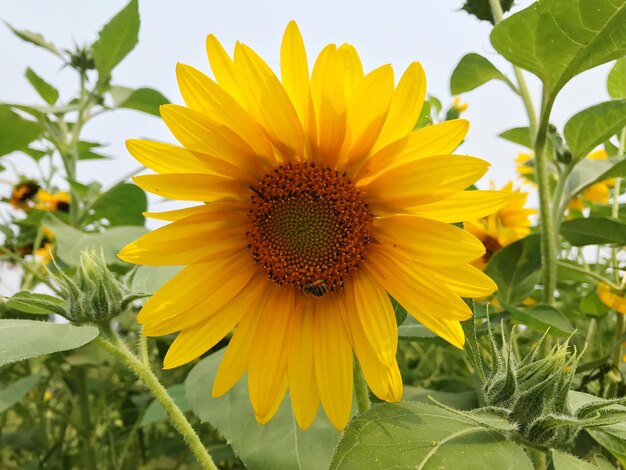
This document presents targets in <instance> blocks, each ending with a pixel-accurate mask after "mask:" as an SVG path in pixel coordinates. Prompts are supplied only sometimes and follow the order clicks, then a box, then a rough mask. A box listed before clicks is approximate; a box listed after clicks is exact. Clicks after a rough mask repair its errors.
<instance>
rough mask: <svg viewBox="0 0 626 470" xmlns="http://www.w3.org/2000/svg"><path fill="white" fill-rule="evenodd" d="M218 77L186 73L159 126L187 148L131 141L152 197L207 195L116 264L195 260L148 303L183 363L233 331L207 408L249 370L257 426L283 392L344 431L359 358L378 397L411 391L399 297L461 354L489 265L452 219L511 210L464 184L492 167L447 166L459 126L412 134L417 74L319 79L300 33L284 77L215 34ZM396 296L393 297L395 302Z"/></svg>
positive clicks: (355, 71)
mask: <svg viewBox="0 0 626 470" xmlns="http://www.w3.org/2000/svg"><path fill="white" fill-rule="evenodd" d="M206 45H207V52H208V58H209V62H210V65H211V68H212V70H213V74H214V76H215V81H214V80H213V79H211V78H209V77H208V76H206V75H204V74H203V73H201V72H199V71H198V70H196V69H194V68H192V67H190V66H188V65H183V64H179V65H178V67H177V77H178V83H179V86H180V89H181V93H182V96H183V99H184V100H185V102H186V105H187V106H186V107H184V106H178V105H165V106H163V107H162V108H161V116H162V117H163V120H164V121H165V123H166V125H167V126H168V127H169V129H170V130H171V131H172V133H173V134H174V136H175V137H176V139H177V140H178V141H179V142H180V143H181V144H182V146H183V147H182V148H181V147H178V146H174V145H169V144H163V143H157V142H153V141H143V140H129V141H128V142H127V147H128V150H129V152H130V153H131V154H132V155H133V156H134V157H135V158H136V159H137V160H139V161H140V162H141V163H143V164H144V165H145V166H147V167H148V168H150V169H152V170H154V171H156V172H157V173H158V174H152V175H142V176H137V177H135V179H134V180H135V182H136V184H138V185H139V186H140V187H142V188H143V189H145V190H146V191H149V192H152V193H155V194H158V195H160V196H163V197H168V198H173V199H181V200H187V201H198V202H202V203H207V204H200V205H196V206H193V207H189V208H185V209H179V210H174V211H169V212H164V213H151V214H150V213H149V214H148V215H149V216H151V217H153V218H156V219H161V220H166V221H170V222H171V223H170V224H169V225H167V226H165V227H162V228H159V229H157V230H155V231H154V232H152V233H149V234H147V235H145V236H143V237H141V238H139V239H138V240H136V241H135V242H133V243H131V244H129V245H128V246H126V247H125V248H124V249H123V250H122V251H121V253H120V255H119V256H120V258H121V259H122V260H125V261H127V262H130V263H136V264H143V265H186V267H185V268H184V269H183V270H182V271H181V272H180V273H178V274H177V275H176V276H175V277H174V278H172V280H170V281H169V282H168V283H167V284H165V285H164V286H163V287H161V289H160V290H158V291H157V292H156V293H155V294H154V295H153V296H152V297H151V298H150V299H149V300H148V301H147V302H146V304H145V305H144V306H143V308H142V310H141V312H140V313H139V316H138V321H139V322H140V323H142V324H143V325H144V334H146V335H148V336H160V335H166V334H170V333H174V332H178V331H179V332H180V333H179V334H178V336H177V337H176V339H175V341H174V342H173V343H172V345H171V347H170V349H169V351H168V353H167V355H166V357H165V360H164V367H165V368H166V369H169V368H173V367H177V366H180V365H182V364H185V363H187V362H189V361H191V360H193V359H195V358H197V357H199V356H200V355H202V354H203V353H204V352H206V351H207V350H209V349H210V348H212V347H213V346H214V345H215V344H217V343H218V342H219V341H220V340H221V339H222V338H223V337H225V336H226V335H227V334H229V333H230V332H231V331H232V330H233V329H235V331H234V334H233V336H232V339H231V340H230V343H229V345H228V347H227V349H226V352H225V354H224V358H223V359H222V362H221V364H220V367H219V370H218V372H217V376H216V378H215V383H214V387H213V396H220V395H222V394H223V393H225V392H226V391H228V390H229V389H230V387H232V386H233V385H234V384H235V383H236V382H237V381H238V380H239V379H240V378H241V377H242V375H243V374H244V373H245V372H246V371H247V373H248V389H249V395H250V401H251V403H252V407H253V409H254V413H255V416H256V419H257V420H258V421H259V422H260V423H266V422H267V421H269V420H270V419H271V417H272V416H273V415H274V413H275V412H276V410H277V408H278V406H279V404H280V403H281V401H282V399H283V397H284V395H285V392H286V390H287V389H289V391H290V398H291V402H292V407H293V410H294V415H295V418H296V420H297V422H298V424H299V425H300V426H301V427H302V428H304V429H306V428H307V427H308V426H309V425H310V424H311V422H312V421H313V419H314V417H315V415H316V413H317V409H318V406H319V403H320V402H321V403H322V405H323V407H324V410H325V412H326V415H327V416H328V418H329V420H330V421H331V422H332V423H333V424H334V425H335V426H336V427H337V428H338V429H343V428H344V426H345V425H346V423H347V421H348V419H349V416H350V409H351V401H352V385H353V354H355V355H356V358H357V360H358V361H359V363H360V365H361V368H362V370H363V373H364V376H365V379H366V380H367V383H368V384H369V387H370V388H371V390H372V391H373V393H374V394H376V395H377V396H378V397H380V398H381V399H382V400H387V401H396V400H399V399H400V398H401V396H402V379H401V377H400V372H399V370H398V365H397V363H396V359H395V354H396V348H397V342H398V332H397V325H396V322H395V317H394V310H393V307H392V303H391V300H390V298H389V295H391V296H393V297H394V298H395V299H397V301H398V302H400V303H401V304H402V305H403V306H404V307H405V308H406V309H407V310H408V311H409V312H410V313H411V314H412V315H413V316H415V318H417V319H418V320H419V321H420V322H421V323H422V324H423V325H425V326H426V327H427V328H429V329H431V330H432V331H433V332H435V333H437V334H438V335H440V336H441V337H442V338H444V339H446V340H447V341H449V342H450V343H452V344H453V345H455V346H457V347H459V348H461V347H462V346H463V343H464V336H463V330H462V329H461V325H460V322H461V321H463V320H466V319H468V318H470V317H471V315H472V312H471V311H470V309H469V308H468V307H467V306H466V304H465V303H464V302H463V300H462V299H461V296H463V297H480V296H484V295H487V294H489V293H491V292H493V291H494V290H495V289H496V286H495V284H494V283H493V281H491V279H489V278H488V277H487V276H486V275H484V274H483V273H482V272H480V271H479V270H477V269H475V268H474V267H472V266H470V264H469V263H470V262H471V261H472V260H474V259H476V258H477V257H479V256H481V255H482V254H483V253H484V247H483V246H482V244H481V243H480V241H479V240H477V239H476V238H475V237H473V236H472V235H471V234H469V233H467V232H465V231H463V230H461V229H459V228H457V227H455V226H452V225H450V224H449V223H450V222H457V221H459V220H461V219H462V218H463V217H466V216H467V215H468V214H469V215H471V216H472V217H482V216H484V215H486V214H489V213H491V212H493V211H494V210H497V209H498V208H499V207H501V206H502V204H504V203H505V202H506V199H507V198H508V195H507V194H504V193H500V192H497V191H468V192H464V191H463V190H464V189H465V188H467V187H468V186H470V185H471V184H472V183H473V182H475V181H476V180H477V179H479V178H480V177H481V176H482V175H483V174H484V173H485V171H486V170H487V167H488V163H487V162H485V161H483V160H480V159H478V158H474V157H469V156H459V155H451V154H450V153H451V152H452V151H453V150H454V149H455V148H456V146H457V145H458V144H459V142H461V141H462V139H463V137H464V136H465V134H466V132H467V129H468V124H467V122H466V121H463V120H454V121H449V122H443V123H441V124H437V125H433V126H430V127H426V128H423V129H419V130H415V131H414V130H413V127H414V125H415V122H416V121H417V119H418V117H419V115H420V111H421V108H422V104H423V101H424V95H425V78H424V73H423V70H422V67H421V66H420V65H419V64H418V63H417V62H415V63H412V64H411V65H410V66H409V67H408V68H407V70H406V72H405V73H404V74H403V75H402V77H401V78H400V80H399V82H398V84H397V86H395V87H394V76H393V71H392V68H391V66H389V65H384V66H382V67H379V68H377V69H376V70H373V71H372V72H369V73H367V74H365V73H364V72H363V69H362V66H361V62H360V59H359V56H358V55H357V53H356V50H355V49H354V48H353V47H352V46H350V45H347V44H344V45H342V46H341V47H337V46H335V45H329V46H326V47H325V48H324V49H323V50H322V52H321V53H320V55H319V56H318V58H317V60H316V61H315V64H314V66H313V70H312V74H311V76H309V67H308V63H307V57H306V53H305V49H304V44H303V42H302V37H301V35H300V32H299V30H298V27H297V26H296V24H295V23H293V22H292V23H290V24H289V25H288V26H287V28H286V31H285V35H284V39H283V42H282V47H281V60H280V68H281V79H279V78H277V76H276V75H275V74H274V73H273V72H272V70H271V69H270V67H269V66H268V65H267V64H266V63H265V62H264V61H263V60H262V59H261V58H260V57H259V56H258V55H257V54H256V53H255V52H254V51H253V50H252V49H250V48H249V47H247V46H245V45H244V44H240V43H237V45H236V46H235V51H234V58H231V57H230V56H229V55H228V54H227V52H226V51H225V50H224V49H223V47H222V46H221V44H220V43H219V42H218V40H217V39H216V38H215V37H214V36H213V35H209V36H208V38H207V42H206ZM388 294H389V295H388Z"/></svg>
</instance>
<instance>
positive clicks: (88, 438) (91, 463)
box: [77, 369, 98, 470]
mask: <svg viewBox="0 0 626 470" xmlns="http://www.w3.org/2000/svg"><path fill="white" fill-rule="evenodd" d="M77 382H78V407H79V409H80V417H81V420H82V423H81V440H82V441H83V458H84V460H85V461H84V465H85V468H87V469H92V470H96V468H97V467H96V462H97V461H98V460H97V459H96V451H95V441H94V438H93V434H92V431H93V423H92V422H91V407H90V405H89V391H88V389H87V377H86V376H85V371H84V369H79V373H78V377H77Z"/></svg>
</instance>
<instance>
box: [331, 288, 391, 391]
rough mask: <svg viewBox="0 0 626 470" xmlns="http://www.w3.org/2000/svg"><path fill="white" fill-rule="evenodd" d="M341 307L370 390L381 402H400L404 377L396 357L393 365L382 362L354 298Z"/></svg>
mask: <svg viewBox="0 0 626 470" xmlns="http://www.w3.org/2000/svg"><path fill="white" fill-rule="evenodd" d="M346 297H347V296H346ZM348 300H349V303H348ZM340 307H341V313H342V316H343V318H344V321H345V323H346V324H347V325H349V326H348V328H349V331H350V336H351V338H352V344H353V347H354V352H355V353H356V356H357V358H358V360H359V364H360V365H361V369H362V370H363V375H364V376H365V380H366V381H367V384H368V385H369V387H370V389H371V390H372V392H374V395H376V396H377V397H378V398H380V399H381V400H385V401H399V400H400V399H401V398H402V377H401V376H400V370H399V369H398V363H397V361H396V359H395V357H394V359H393V361H392V362H391V364H383V363H382V362H380V360H379V358H378V354H377V351H376V345H372V344H371V343H370V341H369V340H368V338H367V336H366V335H365V330H364V328H363V325H362V324H361V320H360V319H359V316H358V314H357V308H356V306H355V305H354V301H353V298H350V299H348V298H346V302H342V303H341V304H340Z"/></svg>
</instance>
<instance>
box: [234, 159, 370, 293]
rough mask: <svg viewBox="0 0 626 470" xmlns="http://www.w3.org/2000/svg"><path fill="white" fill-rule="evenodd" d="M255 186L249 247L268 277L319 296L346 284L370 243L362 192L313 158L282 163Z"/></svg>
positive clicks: (368, 222) (368, 214) (251, 205)
mask: <svg viewBox="0 0 626 470" xmlns="http://www.w3.org/2000/svg"><path fill="white" fill-rule="evenodd" d="M251 189H252V191H253V193H254V194H252V196H251V197H250V209H249V211H248V232H247V233H246V236H247V238H248V248H249V249H250V251H251V253H252V257H253V259H254V261H256V262H257V264H259V265H260V266H261V267H262V268H263V269H264V270H265V271H266V272H267V274H268V276H269V278H270V279H271V280H272V281H274V282H275V283H277V284H279V285H281V286H282V285H291V286H294V287H296V288H298V289H300V290H301V291H302V292H304V293H306V294H310V295H313V296H316V297H321V296H322V295H324V294H326V293H328V292H333V291H335V290H337V289H339V288H341V287H342V285H343V279H344V278H345V277H346V276H347V275H349V274H350V273H351V272H352V271H354V270H355V269H356V268H357V267H358V266H359V264H360V263H361V262H362V261H363V259H364V256H365V252H366V250H367V246H368V245H369V243H370V230H371V224H372V220H373V216H372V213H371V212H370V211H369V209H368V207H367V204H366V203H365V201H364V200H363V194H362V193H361V191H360V190H358V189H357V188H356V187H355V186H354V185H353V184H352V182H351V181H350V179H349V178H347V177H346V176H345V174H343V175H342V174H340V173H338V172H337V171H335V170H333V169H331V168H328V167H322V166H318V165H315V164H313V163H295V164H286V165H281V166H279V167H278V168H276V169H275V170H274V171H273V172H272V173H268V174H267V175H265V176H264V177H263V178H262V179H261V180H260V181H259V182H258V183H257V184H256V185H255V186H252V187H251Z"/></svg>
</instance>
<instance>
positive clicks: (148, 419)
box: [140, 384, 191, 426]
mask: <svg viewBox="0 0 626 470" xmlns="http://www.w3.org/2000/svg"><path fill="white" fill-rule="evenodd" d="M167 393H168V394H169V396H170V397H172V400H174V403H176V405H177V406H178V408H180V411H182V412H183V413H186V412H187V411H190V410H191V407H190V406H189V403H187V398H186V397H185V385H183V384H176V385H172V386H171V387H168V388H167ZM166 419H167V412H166V411H165V409H164V408H163V407H162V406H161V404H160V403H159V402H158V401H157V400H156V399H155V400H152V402H151V403H150V404H149V405H148V408H146V411H145V413H144V414H143V418H142V419H141V424H140V426H148V425H149V424H154V423H159V422H161V421H165V420H166Z"/></svg>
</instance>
